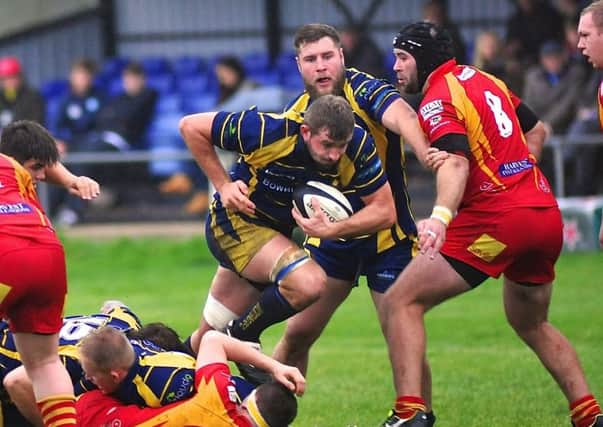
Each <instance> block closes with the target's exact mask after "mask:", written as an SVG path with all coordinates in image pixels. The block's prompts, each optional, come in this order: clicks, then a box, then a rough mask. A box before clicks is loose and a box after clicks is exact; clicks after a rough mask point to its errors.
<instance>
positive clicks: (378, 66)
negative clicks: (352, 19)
mask: <svg viewBox="0 0 603 427" xmlns="http://www.w3.org/2000/svg"><path fill="white" fill-rule="evenodd" d="M341 45H342V47H343V54H344V56H345V62H346V64H345V65H346V66H348V67H354V68H357V69H358V70H360V71H364V72H365V73H369V74H371V75H373V76H375V77H377V78H378V79H384V78H386V77H387V74H388V73H387V71H386V70H385V55H384V54H383V51H382V50H381V49H380V48H379V47H378V46H377V44H376V43H375V41H374V40H373V39H372V38H371V37H370V36H369V34H368V33H367V32H366V31H364V29H363V28H362V27H361V26H360V25H350V26H348V27H346V28H345V29H343V31H341Z"/></svg>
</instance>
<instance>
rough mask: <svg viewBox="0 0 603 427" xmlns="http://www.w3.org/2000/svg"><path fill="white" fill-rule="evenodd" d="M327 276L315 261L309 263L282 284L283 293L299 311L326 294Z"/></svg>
mask: <svg viewBox="0 0 603 427" xmlns="http://www.w3.org/2000/svg"><path fill="white" fill-rule="evenodd" d="M326 282H327V276H326V275H325V273H324V271H323V270H322V268H320V266H319V265H318V264H316V263H315V262H314V261H311V262H308V263H307V264H306V265H305V266H304V269H303V271H302V270H300V271H299V274H297V275H296V276H295V277H291V279H290V280H285V281H284V282H283V283H282V284H281V287H280V289H281V293H282V294H283V295H284V296H285V298H287V300H288V301H289V303H290V304H291V305H292V306H293V307H295V308H296V309H298V310H302V309H304V308H306V307H308V306H309V305H310V304H312V303H313V302H315V301H317V300H318V299H319V298H320V297H321V295H322V294H323V292H324V289H325V286H326Z"/></svg>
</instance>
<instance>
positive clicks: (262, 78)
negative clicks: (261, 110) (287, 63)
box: [248, 70, 280, 86]
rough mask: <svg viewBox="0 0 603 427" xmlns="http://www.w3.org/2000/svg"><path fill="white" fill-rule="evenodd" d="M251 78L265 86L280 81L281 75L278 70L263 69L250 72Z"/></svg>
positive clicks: (276, 83)
mask: <svg viewBox="0 0 603 427" xmlns="http://www.w3.org/2000/svg"><path fill="white" fill-rule="evenodd" d="M248 77H249V79H251V80H253V81H254V82H257V83H259V84H261V85H263V86H273V85H278V84H279V83H280V76H279V74H278V71H276V70H263V71H255V72H250V73H249V74H248Z"/></svg>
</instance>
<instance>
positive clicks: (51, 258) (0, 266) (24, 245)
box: [0, 234, 67, 334]
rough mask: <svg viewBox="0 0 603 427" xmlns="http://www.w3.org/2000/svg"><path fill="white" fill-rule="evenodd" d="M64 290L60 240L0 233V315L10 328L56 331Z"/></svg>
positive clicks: (17, 330) (16, 329)
mask: <svg viewBox="0 0 603 427" xmlns="http://www.w3.org/2000/svg"><path fill="white" fill-rule="evenodd" d="M66 294H67V274H66V271H65V253H64V251H63V247H62V246H61V245H60V244H58V243H56V244H51V243H48V244H47V243H41V242H38V241H35V240H30V239H26V238H21V237H16V236H11V235H6V234H0V315H1V316H3V317H5V318H8V319H9V323H10V329H11V331H12V332H27V333H40V334H54V333H57V332H59V330H60V329H61V326H62V325H63V321H62V315H63V306H64V304H65V296H66Z"/></svg>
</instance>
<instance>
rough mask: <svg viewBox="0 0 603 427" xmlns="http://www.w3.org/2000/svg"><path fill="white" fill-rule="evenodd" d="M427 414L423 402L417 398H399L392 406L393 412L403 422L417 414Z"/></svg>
mask: <svg viewBox="0 0 603 427" xmlns="http://www.w3.org/2000/svg"><path fill="white" fill-rule="evenodd" d="M418 411H421V412H427V407H426V405H425V401H424V400H423V399H421V398H420V397H417V396H399V397H398V398H397V399H396V404H395V405H394V412H395V413H396V415H397V416H399V417H400V418H402V419H403V420H409V419H411V418H412V417H414V416H415V414H416V413H417V412H418Z"/></svg>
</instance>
